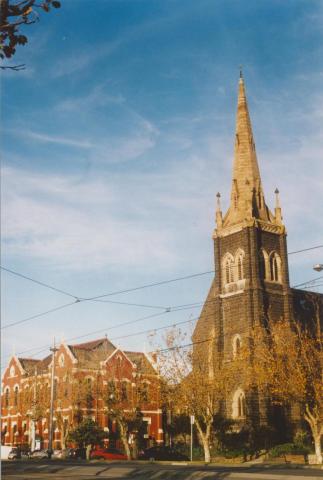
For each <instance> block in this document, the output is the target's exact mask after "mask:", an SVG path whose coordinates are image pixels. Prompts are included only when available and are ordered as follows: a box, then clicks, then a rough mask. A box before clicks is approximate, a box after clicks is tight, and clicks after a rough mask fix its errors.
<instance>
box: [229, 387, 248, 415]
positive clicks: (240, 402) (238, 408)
mask: <svg viewBox="0 0 323 480" xmlns="http://www.w3.org/2000/svg"><path fill="white" fill-rule="evenodd" d="M246 415H247V409H246V396H245V394H244V391H243V390H242V389H241V388H238V390H236V391H235V393H234V395H233V400H232V418H237V419H243V418H246Z"/></svg>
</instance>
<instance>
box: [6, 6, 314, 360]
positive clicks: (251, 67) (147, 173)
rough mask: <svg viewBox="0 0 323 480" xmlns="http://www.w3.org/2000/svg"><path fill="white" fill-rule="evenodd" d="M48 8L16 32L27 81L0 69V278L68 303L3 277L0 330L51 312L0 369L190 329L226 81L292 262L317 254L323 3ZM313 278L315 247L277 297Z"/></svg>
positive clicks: (206, 253) (24, 333) (209, 218)
mask: <svg viewBox="0 0 323 480" xmlns="http://www.w3.org/2000/svg"><path fill="white" fill-rule="evenodd" d="M61 3H62V6H61V8H60V9H59V10H53V11H51V12H50V13H48V14H46V13H45V12H43V13H42V14H41V15H40V21H39V22H37V23H36V24H33V25H30V26H28V27H26V29H25V33H27V35H28V38H29V42H28V44H27V45H26V46H24V47H21V48H19V49H18V50H17V53H16V55H15V57H14V58H13V59H12V60H11V62H10V64H11V65H14V64H20V63H24V64H26V69H25V70H23V71H20V72H14V71H10V70H2V71H1V120H2V122H1V124H2V132H1V153H2V261H1V263H2V266H3V267H5V268H6V269H10V270H12V271H14V272H18V273H20V274H22V275H25V276H27V277H30V278H33V279H35V280H37V281H39V282H43V283H46V284H49V285H52V286H54V287H55V288H57V289H59V290H62V291H64V292H66V293H69V294H70V295H72V296H68V295H66V294H64V293H60V292H58V291H54V290H50V289H49V288H46V287H44V286H42V285H40V284H36V283H33V282H31V281H30V280H27V279H25V278H22V277H18V276H17V275H14V274H13V273H10V272H8V271H5V270H3V271H2V327H5V325H7V324H8V325H9V324H11V323H15V322H20V321H21V320H25V319H27V318H30V317H34V316H36V315H38V314H42V313H44V312H47V311H50V310H53V309H57V310H56V311H53V312H51V313H48V314H45V315H41V316H39V317H36V318H33V319H31V320H28V321H24V322H22V323H18V324H17V325H14V326H11V327H7V328H3V330H2V366H3V367H5V366H6V363H7V362H8V358H9V357H10V355H11V354H13V353H14V354H17V355H18V356H23V357H27V356H28V357H32V356H33V357H34V358H42V357H43V356H45V355H47V353H48V346H49V345H50V344H51V343H52V342H53V340H54V338H55V341H56V342H58V343H59V342H60V341H62V340H64V341H66V342H67V343H80V342H81V341H87V340H91V339H95V338H101V337H103V336H104V335H105V334H106V335H108V337H109V338H110V339H111V340H112V341H113V343H115V344H116V345H117V346H120V347H121V348H123V349H132V350H141V351H143V350H145V351H149V350H151V348H152V345H151V342H152V340H151V339H152V338H153V339H154V340H153V343H154V344H155V345H156V344H162V339H159V337H160V336H162V334H163V332H165V330H162V329H163V328H164V327H166V326H167V325H172V324H174V323H177V322H186V323H183V324H182V327H181V328H183V329H184V330H185V329H188V331H189V332H190V331H191V330H192V328H194V324H195V321H196V318H197V317H198V315H199V312H200V308H201V307H200V304H201V303H202V302H203V301H204V299H205V297H206V294H207V292H208V289H209V287H210V284H211V281H212V273H204V272H210V271H212V270H213V261H214V260H213V246H212V231H213V229H214V226H215V224H214V214H215V195H216V193H217V192H218V191H219V192H221V195H222V205H223V210H224V211H226V209H227V207H228V203H229V195H230V189H231V172H232V162H233V145H234V128H235V112H236V105H237V89H238V77H239V66H240V65H242V68H243V74H244V78H245V84H246V90H247V97H248V103H249V110H250V115H251V120H252V124H253V130H254V137H255V142H256V149H257V155H258V162H259V166H260V171H261V176H262V181H263V185H264V190H265V198H266V202H267V204H268V205H269V207H271V208H272V209H273V207H274V190H275V188H276V187H278V188H279V190H280V197H281V205H282V213H283V217H284V222H285V225H286V228H287V232H288V251H289V252H293V251H297V250H301V249H306V248H310V247H312V246H317V245H322V244H323V202H322V192H323V166H322V165H323V163H322V153H323V121H322V120H323V91H322V81H323V60H322V59H323V4H322V2H321V1H319V0H317V1H315V0H284V1H281V0H263V1H261V2H259V1H258V0H249V1H248V2H245V1H238V0H199V1H198V2H197V1H196V0H62V1H61ZM315 263H323V249H315V250H310V251H308V252H302V253H299V254H292V255H290V256H289V268H290V282H291V285H298V284H300V283H303V282H305V281H308V280H311V279H313V278H318V277H320V274H318V273H316V272H314V271H313V269H312V266H313V264H315ZM197 273H204V274H203V275H199V276H195V277H192V278H190V279H186V280H179V281H175V282H171V283H166V284H163V285H160V286H154V287H149V288H144V289H140V290H135V291H132V292H127V293H122V294H117V295H111V296H109V297H103V298H101V299H97V300H100V301H89V300H87V301H82V302H75V299H76V298H90V297H94V296H99V295H103V294H108V293H113V292H116V291H121V290H126V289H131V288H135V287H138V286H142V285H147V284H151V283H158V282H160V281H164V280H171V279H176V278H179V277H185V276H190V275H192V274H197ZM321 276H322V274H321ZM322 284H323V281H322ZM314 285H318V286H314ZM312 290H314V291H320V292H323V290H322V285H320V281H319V280H318V281H317V282H316V284H313V287H312ZM102 300H104V301H102ZM107 301H109V302H111V301H114V302H126V303H131V304H132V305H124V304H120V303H109V302H107ZM192 303H194V304H197V305H194V306H192V307H189V308H185V309H183V310H178V311H169V307H173V306H177V305H186V304H192ZM66 304H70V305H68V306H65V305H66ZM133 304H136V305H133ZM61 307H62V308H61ZM157 314H158V315H157ZM149 316H150V317H151V318H146V319H145V317H149ZM129 322H132V323H129ZM124 323H128V324H127V325H123V326H122V324H124ZM158 328H159V329H161V330H159V331H158V332H157V333H156V332H155V334H154V333H153V331H154V329H158ZM147 330H150V332H151V333H149V334H147V333H144V334H143V333H141V334H140V332H143V331H147Z"/></svg>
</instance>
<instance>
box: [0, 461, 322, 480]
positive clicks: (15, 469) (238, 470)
mask: <svg viewBox="0 0 323 480" xmlns="http://www.w3.org/2000/svg"><path fill="white" fill-rule="evenodd" d="M98 477H99V478H102V479H106V478H108V479H143V480H144V479H149V480H150V479H151V480H153V479H156V480H157V479H158V480H168V479H176V480H181V479H183V480H184V479H185V480H200V479H215V480H218V479H219V480H220V479H230V480H243V479H245V480H249V479H250V480H293V479H296V478H297V479H298V480H302V479H307V480H309V479H311V480H314V479H322V478H323V470H322V469H320V468H308V467H303V468H299V467H291V466H283V465H264V464H263V465H253V466H241V465H234V466H231V465H230V466H224V465H215V464H213V465H208V466H205V465H203V464H199V465H197V464H194V465H190V464H187V463H182V464H180V463H176V462H174V463H142V462H140V463H139V462H109V463H107V462H91V463H86V462H73V463H72V462H66V461H60V460H55V461H19V460H18V461H3V462H2V478H4V479H8V480H31V479H47V478H51V479H52V480H61V479H64V480H66V479H67V478H69V479H82V480H88V479H94V478H98Z"/></svg>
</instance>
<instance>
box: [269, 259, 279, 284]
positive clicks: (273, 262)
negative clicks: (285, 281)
mask: <svg viewBox="0 0 323 480" xmlns="http://www.w3.org/2000/svg"><path fill="white" fill-rule="evenodd" d="M269 266H270V280H271V281H272V282H281V259H280V256H279V255H278V253H277V252H273V253H271V255H270V258H269Z"/></svg>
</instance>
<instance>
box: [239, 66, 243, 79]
mask: <svg viewBox="0 0 323 480" xmlns="http://www.w3.org/2000/svg"><path fill="white" fill-rule="evenodd" d="M239 77H240V78H243V74H242V65H239Z"/></svg>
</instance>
